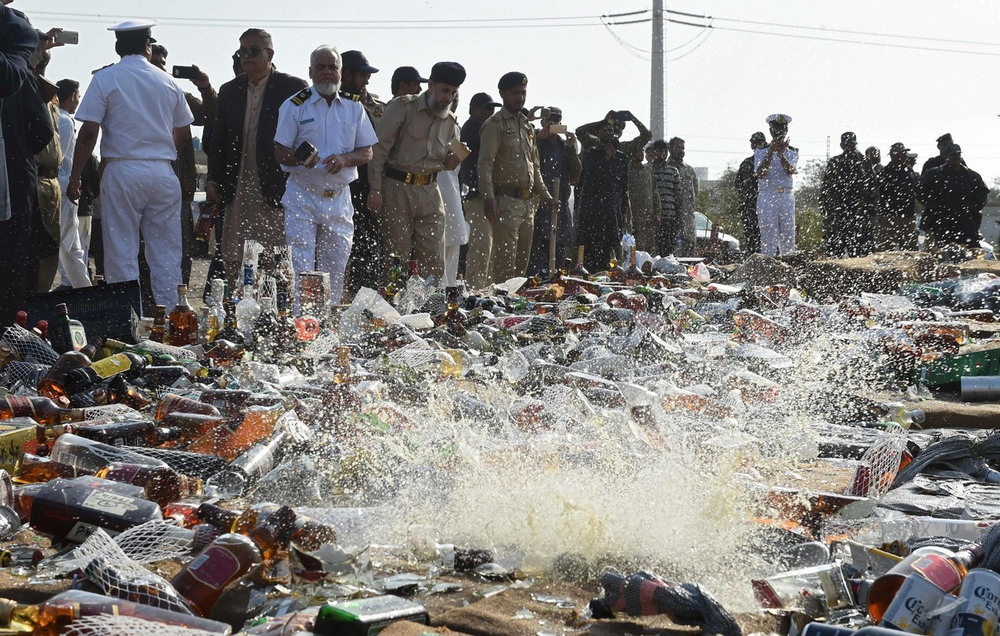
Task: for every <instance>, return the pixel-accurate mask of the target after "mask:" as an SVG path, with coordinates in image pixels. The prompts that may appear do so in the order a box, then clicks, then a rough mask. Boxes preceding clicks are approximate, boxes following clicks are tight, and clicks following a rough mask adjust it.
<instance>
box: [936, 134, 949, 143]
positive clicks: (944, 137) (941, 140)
mask: <svg viewBox="0 0 1000 636" xmlns="http://www.w3.org/2000/svg"><path fill="white" fill-rule="evenodd" d="M935 141H937V142H938V143H939V144H941V143H945V144H950V143H954V140H953V139H952V138H951V133H945V134H943V135H941V136H940V137H938V138H937V139H936V140H935Z"/></svg>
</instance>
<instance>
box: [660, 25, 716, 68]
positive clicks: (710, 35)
mask: <svg viewBox="0 0 1000 636" xmlns="http://www.w3.org/2000/svg"><path fill="white" fill-rule="evenodd" d="M703 33H704V36H705V37H704V38H702V40H701V42H699V43H698V44H695V45H694V48H692V49H691V50H690V51H688V52H686V53H682V54H680V55H678V56H677V57H672V58H670V59H669V60H667V61H668V62H677V61H679V60H683V59H684V58H686V57H687V56H689V55H691V54H692V53H694V52H695V51H697V50H698V49H700V48H701V45H702V44H704V43H705V42H708V38H710V37H712V31H711V30H709V29H705V30H704V32H703Z"/></svg>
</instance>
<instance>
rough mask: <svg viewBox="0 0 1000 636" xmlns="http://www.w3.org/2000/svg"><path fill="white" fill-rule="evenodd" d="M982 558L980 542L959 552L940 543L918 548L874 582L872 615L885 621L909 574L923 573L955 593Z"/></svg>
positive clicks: (871, 603)
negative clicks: (887, 612)
mask: <svg viewBox="0 0 1000 636" xmlns="http://www.w3.org/2000/svg"><path fill="white" fill-rule="evenodd" d="M982 559H983V548H982V546H980V545H977V544H970V545H967V546H965V547H964V548H962V549H961V550H958V551H956V552H952V551H951V550H946V549H945V548H939V547H936V546H929V547H925V548H918V549H916V550H914V551H913V552H911V553H910V554H909V555H908V556H907V557H906V558H905V559H903V560H902V561H900V562H899V563H897V564H896V565H894V566H893V567H892V569H891V570H889V571H888V572H886V573H885V574H883V575H882V576H880V577H878V578H877V579H875V581H874V582H873V583H872V585H871V588H870V589H869V591H868V615H869V616H871V617H872V620H873V621H875V622H878V621H880V620H882V616H883V615H885V611H886V610H887V609H888V608H889V604H890V603H892V600H893V599H894V598H895V597H896V592H898V591H899V588H901V587H902V586H903V582H904V581H906V578H907V577H908V576H921V577H923V578H925V579H927V580H928V581H930V582H931V583H933V584H934V585H935V586H937V587H938V588H939V589H941V590H942V591H944V592H948V593H952V592H955V591H957V590H958V588H959V587H960V586H961V584H962V580H963V579H964V578H965V576H966V575H967V574H968V573H969V570H971V569H972V568H974V567H976V565H978V564H979V562H980V561H982Z"/></svg>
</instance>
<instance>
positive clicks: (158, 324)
mask: <svg viewBox="0 0 1000 636" xmlns="http://www.w3.org/2000/svg"><path fill="white" fill-rule="evenodd" d="M149 339H150V340H152V341H153V342H163V341H164V340H166V339H167V306H166V305H157V306H156V307H154V308H153V328H152V329H150V330H149Z"/></svg>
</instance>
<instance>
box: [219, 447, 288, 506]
mask: <svg viewBox="0 0 1000 636" xmlns="http://www.w3.org/2000/svg"><path fill="white" fill-rule="evenodd" d="M287 439H288V434H287V433H286V432H284V431H281V432H279V433H277V434H276V435H274V436H273V437H271V439H270V440H268V441H267V442H262V443H260V444H256V445H255V446H254V447H253V448H251V449H250V450H248V451H246V452H245V453H243V454H242V455H240V456H239V457H237V458H236V459H234V460H233V461H232V462H230V464H229V465H228V466H227V467H226V468H225V470H223V471H221V472H219V473H218V474H215V475H212V476H211V477H210V478H209V479H208V480H207V481H206V482H205V486H206V489H214V491H215V493H216V494H218V496H220V497H222V498H224V499H235V498H236V497H239V496H240V495H242V494H244V493H245V492H246V491H247V489H248V488H249V487H250V486H252V485H253V484H255V483H256V482H257V481H258V480H259V479H260V478H261V477H263V476H264V475H266V474H267V473H269V472H270V471H271V469H273V468H274V467H275V466H276V465H277V464H278V463H279V462H280V461H281V457H282V456H283V454H284V444H285V442H286V440H287Z"/></svg>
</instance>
